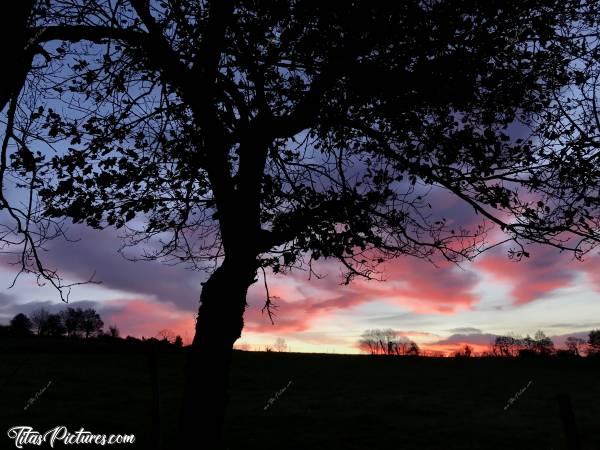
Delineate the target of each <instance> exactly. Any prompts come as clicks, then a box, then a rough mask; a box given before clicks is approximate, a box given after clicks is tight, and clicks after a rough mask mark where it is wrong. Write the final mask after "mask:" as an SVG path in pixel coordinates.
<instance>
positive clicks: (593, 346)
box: [588, 330, 600, 355]
mask: <svg viewBox="0 0 600 450" xmlns="http://www.w3.org/2000/svg"><path fill="white" fill-rule="evenodd" d="M588 354H591V355H600V330H592V331H590V334H589V337H588Z"/></svg>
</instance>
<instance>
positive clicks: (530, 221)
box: [0, 0, 600, 448]
mask: <svg viewBox="0 0 600 450" xmlns="http://www.w3.org/2000/svg"><path fill="white" fill-rule="evenodd" d="M42 4H43V5H46V6H45V8H44V10H43V14H39V15H38V16H36V17H35V18H34V19H35V20H31V21H29V22H28V23H31V24H35V25H31V27H30V28H29V29H28V30H27V33H26V35H27V37H29V38H30V39H31V44H32V48H34V49H36V50H35V52H37V53H38V54H41V55H43V56H47V57H48V59H49V61H48V62H47V63H45V64H42V65H41V66H40V68H39V69H38V70H37V71H36V74H35V76H36V78H35V79H36V80H37V81H38V82H36V83H35V84H33V86H32V88H31V92H33V93H35V95H30V96H26V95H25V96H24V97H23V98H26V99H27V100H28V101H29V103H27V102H23V105H20V106H22V108H21V110H20V111H23V112H22V114H23V115H24V116H25V118H26V119H28V120H29V122H30V123H31V127H29V128H26V127H22V128H23V129H24V130H29V129H32V128H33V129H35V130H36V133H27V134H26V136H25V139H21V138H20V137H19V136H12V135H11V136H12V137H11V139H12V140H13V141H15V142H17V143H18V140H17V139H19V140H20V141H21V142H32V141H34V140H35V141H36V143H37V144H38V145H42V143H44V142H49V143H50V144H52V143H54V142H61V143H64V144H65V145H64V146H63V147H64V148H65V150H64V151H61V152H59V153H58V154H56V155H55V156H54V157H53V158H52V159H51V161H48V160H46V159H45V157H44V155H43V154H40V155H37V154H35V156H34V157H33V158H32V156H33V155H34V154H33V153H32V152H31V151H29V150H28V148H29V147H28V146H23V145H21V144H19V145H18V146H16V148H17V150H15V152H14V153H13V154H12V155H11V156H14V157H13V158H12V159H11V161H12V167H13V168H14V169H15V170H20V171H21V172H23V173H25V174H26V180H27V181H28V182H29V183H25V185H27V186H29V185H32V186H34V187H41V185H43V187H41V188H40V189H39V194H40V199H41V200H42V201H43V204H44V212H45V213H46V215H47V216H48V217H51V218H59V217H69V218H71V219H72V220H73V221H74V222H86V223H87V224H88V225H90V226H93V227H104V226H113V225H114V226H116V227H119V228H122V227H124V226H125V224H126V223H127V222H129V221H131V220H133V219H134V218H136V216H137V217H139V218H140V220H141V219H142V218H144V219H145V220H146V222H145V226H143V227H141V228H140V227H136V230H139V231H138V232H136V231H134V230H130V237H131V241H130V242H131V243H143V242H147V241H148V240H149V239H153V238H155V237H159V236H160V238H161V239H162V238H163V237H165V236H166V235H167V234H169V233H170V236H171V238H167V239H166V240H162V241H161V242H162V243H163V245H162V246H160V247H159V248H158V250H157V251H156V252H154V253H152V254H150V255H149V257H151V258H156V259H158V258H172V259H174V260H176V261H183V262H188V263H189V264H191V265H192V266H193V267H194V268H200V269H201V268H205V267H206V261H207V260H210V261H213V262H214V261H219V264H220V266H219V267H218V268H217V269H216V270H215V271H214V272H212V273H211V275H210V278H209V279H208V280H207V281H206V282H205V283H204V285H203V288H202V293H201V299H200V300H201V305H200V308H199V313H198V319H197V322H196V335H195V338H194V340H193V345H192V347H193V349H192V351H190V352H189V355H190V356H189V358H190V360H189V363H188V364H187V366H186V367H187V369H186V383H185V395H184V396H183V399H184V405H183V413H182V418H183V423H182V434H181V435H182V436H183V437H184V438H189V442H188V443H187V444H184V445H182V447H185V448H192V447H193V446H194V443H195V442H196V441H197V439H198V436H200V437H201V439H202V444H201V446H203V447H206V448H218V447H220V437H219V436H220V434H221V432H222V423H223V417H224V409H225V399H226V398H227V395H226V387H227V381H226V380H227V373H228V370H229V366H230V361H231V354H232V347H233V344H234V342H235V341H236V340H237V339H238V338H239V337H240V334H241V331H242V327H243V313H244V310H245V307H246V295H247V290H248V288H249V286H250V285H251V284H252V283H254V282H255V280H256V279H257V277H256V275H257V273H258V270H259V269H261V268H271V269H272V271H274V272H281V271H284V270H289V269H291V268H292V267H294V266H297V265H299V264H301V263H302V262H303V259H308V260H311V259H312V260H317V259H320V258H324V257H330V258H336V259H337V260H339V261H340V262H341V264H342V265H343V266H344V267H345V269H347V273H346V278H345V281H346V282H349V281H351V280H352V278H354V277H356V276H364V277H373V276H374V274H375V270H376V269H377V268H378V266H379V264H381V263H383V262H384V261H385V260H388V259H390V258H395V257H398V256H401V255H411V256H416V257H421V258H427V259H432V258H433V257H434V256H436V255H438V256H441V257H443V258H446V259H448V260H450V261H459V260H461V259H464V258H471V257H473V256H475V255H476V254H478V253H480V252H481V251H483V250H484V249H485V248H486V246H487V244H488V242H487V241H486V238H487V236H488V234H487V232H488V231H489V229H490V226H491V224H494V225H496V226H497V227H498V228H499V229H500V230H501V231H503V232H504V233H505V234H506V239H507V240H511V241H512V242H513V245H514V249H513V250H512V253H511V254H512V256H513V257H515V258H517V259H519V258H521V257H527V256H528V249H527V247H526V245H527V244H529V243H532V242H533V243H542V244H548V245H552V246H554V247H558V248H560V249H564V250H569V251H572V252H574V253H575V255H576V256H581V255H582V254H583V253H585V252H587V251H589V250H590V249H591V248H593V247H595V246H596V245H597V244H598V240H599V237H598V228H599V226H600V224H599V219H598V217H597V214H596V211H597V208H598V196H597V192H596V187H597V186H598V184H599V183H598V180H599V178H600V174H599V172H598V167H597V164H596V162H597V161H596V160H597V153H598V147H597V145H592V144H595V143H596V141H592V142H591V143H590V142H589V141H585V140H581V139H580V140H576V139H575V140H574V139H573V138H572V137H571V135H569V143H573V145H569V146H567V147H566V150H565V147H564V145H563V142H561V137H562V136H563V135H564V134H565V133H567V134H568V133H569V131H568V130H567V131H565V130H563V127H562V126H561V124H562V123H563V121H564V120H567V119H566V118H565V117H564V114H563V115H561V114H562V110H564V108H560V107H559V105H563V104H564V103H565V99H564V96H565V95H568V93H569V92H572V90H571V89H569V88H570V87H572V86H578V85H580V84H581V81H582V80H583V81H584V82H585V81H587V80H590V79H592V78H593V76H594V74H593V72H590V71H585V72H582V71H580V70H575V69H576V68H577V67H578V65H577V64H579V61H580V59H581V58H583V57H587V55H590V54H593V51H592V50H593V49H591V48H590V47H593V46H595V45H598V43H597V40H593V39H589V37H588V36H590V35H592V36H595V35H596V34H597V27H598V23H597V20H598V14H597V7H598V4H597V2H596V1H593V0H587V1H585V0H583V1H582V0H487V1H481V2H472V1H470V0H440V1H433V2H426V1H420V0H418V1H417V0H409V1H402V2H378V3H373V2H372V1H356V2H352V3H342V4H338V3H337V2H325V1H323V2H317V1H314V0H288V1H282V2H270V1H268V2H250V1H246V0H236V1H233V0H218V1H217V0H212V1H211V0H195V1H188V2H181V1H175V0H165V1H164V2H160V4H159V6H156V5H154V4H152V3H151V2H149V1H148V0H124V1H120V2H116V3H115V2H110V1H104V0H96V1H91V2H86V5H85V8H82V7H81V3H80V2H78V1H75V0H63V1H61V2H56V4H54V2H53V1H52V0H49V1H48V2H43V3H42ZM73 42H76V44H70V43H73ZM98 55H101V56H98ZM592 59H595V58H592ZM44 68H46V71H44ZM56 80H59V81H58V82H57V81H56ZM64 80H69V82H68V83H65V82H64ZM25 94H27V92H25ZM57 97H58V98H57ZM557 97H559V98H560V100H561V102H557V101H556V98H557ZM50 98H51V99H52V103H51V104H52V105H53V106H54V104H56V103H58V102H60V101H61V100H63V102H64V103H63V105H61V106H60V107H56V108H54V107H53V108H52V109H50V108H47V104H48V103H50V102H49V99H50ZM594 98H595V97H594ZM13 106H14V107H13V108H12V109H11V111H13V112H14V111H16V110H17V109H16V105H14V102H13ZM40 108H41V109H40ZM59 111H60V112H59ZM13 115H14V114H13ZM9 116H11V114H9ZM579 117H581V116H578V118H579ZM590 117H591V118H593V116H590ZM596 117H597V116H596ZM584 119H585V118H583V119H582V120H584ZM509 126H512V128H514V127H515V126H520V127H525V128H527V129H528V130H529V131H531V133H532V134H533V136H534V137H535V139H521V138H516V137H515V136H511V135H509V131H507V130H508V127H509ZM594 126H595V125H594ZM9 128H12V127H9ZM44 130H45V134H44ZM38 131H39V132H38ZM575 144H577V145H575ZM3 167H5V166H4V165H3ZM0 178H2V177H0ZM428 188H432V192H434V193H435V192H439V191H440V190H442V189H443V190H445V191H446V192H448V193H451V194H452V195H454V196H456V197H457V198H458V199H460V200H461V201H463V202H466V204H468V205H470V207H472V209H473V211H474V212H476V213H477V214H478V215H479V217H481V218H483V222H481V223H479V224H478V225H476V226H474V227H473V228H472V229H467V228H466V227H463V226H458V225H456V224H453V222H452V221H447V220H446V218H445V217H443V216H440V214H439V213H437V212H436V211H430V208H431V204H430V203H429V202H428V199H427V195H426V194H427V192H428ZM190 236H193V239H190ZM153 242H158V240H154V241H153ZM34 244H35V242H34ZM489 244H490V245H493V244H495V242H494V243H491V242H490V243H489ZM33 248H35V246H33ZM51 279H52V278H51ZM270 301H271V299H270V298H269V297H268V298H267V304H266V306H267V307H268V306H270V305H271V303H270ZM268 310H269V308H267V311H268ZM389 342H390V341H386V342H380V344H383V345H384V346H386V349H388V348H389ZM386 351H387V350H386ZM206 368H210V370H207V369H206Z"/></svg>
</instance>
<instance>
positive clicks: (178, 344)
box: [173, 335, 183, 348]
mask: <svg viewBox="0 0 600 450" xmlns="http://www.w3.org/2000/svg"><path fill="white" fill-rule="evenodd" d="M173 345H174V346H175V347H179V348H181V347H183V339H181V336H179V335H177V336H175V340H174V341H173Z"/></svg>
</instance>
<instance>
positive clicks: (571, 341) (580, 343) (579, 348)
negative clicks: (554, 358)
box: [565, 336, 587, 356]
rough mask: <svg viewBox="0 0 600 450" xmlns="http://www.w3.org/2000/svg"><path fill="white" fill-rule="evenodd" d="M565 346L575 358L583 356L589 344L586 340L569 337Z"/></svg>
mask: <svg viewBox="0 0 600 450" xmlns="http://www.w3.org/2000/svg"><path fill="white" fill-rule="evenodd" d="M565 345H566V347H567V351H568V352H569V353H571V354H573V355H575V356H583V353H584V352H585V350H586V346H587V342H586V341H585V339H581V338H578V337H574V336H569V337H568V338H567V339H565Z"/></svg>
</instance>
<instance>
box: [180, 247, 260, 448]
mask: <svg viewBox="0 0 600 450" xmlns="http://www.w3.org/2000/svg"><path fill="white" fill-rule="evenodd" d="M255 276H256V264H255V259H254V258H252V260H251V261H248V260H247V261H245V262H244V261H243V260H239V261H238V262H233V261H232V260H231V259H228V258H225V261H224V262H223V264H222V265H221V266H220V267H219V268H218V269H217V270H216V271H215V272H214V273H213V274H212V276H211V277H210V278H209V279H208V281H206V283H204V286H203V288H202V293H201V295H200V308H199V310H198V318H197V322H196V334H195V336H194V341H193V343H192V345H191V347H189V348H188V349H187V350H188V353H187V355H186V367H185V383H184V392H183V404H182V411H181V417H180V433H179V437H180V439H181V440H182V443H181V444H180V445H179V446H178V448H185V449H186V450H188V449H189V450H192V449H203V450H221V449H223V448H224V446H223V427H224V421H225V410H226V407H227V403H228V398H229V396H228V388H229V370H230V365H231V357H232V353H233V344H234V343H235V341H236V340H237V339H238V338H239V337H240V335H241V332H242V328H243V326H244V320H243V315H244V310H245V307H246V294H247V291H248V287H249V286H250V285H251V284H252V283H253V282H254V281H255Z"/></svg>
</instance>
